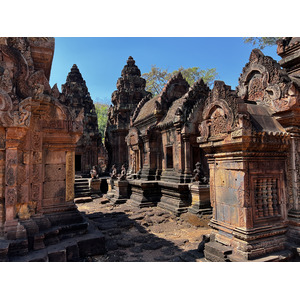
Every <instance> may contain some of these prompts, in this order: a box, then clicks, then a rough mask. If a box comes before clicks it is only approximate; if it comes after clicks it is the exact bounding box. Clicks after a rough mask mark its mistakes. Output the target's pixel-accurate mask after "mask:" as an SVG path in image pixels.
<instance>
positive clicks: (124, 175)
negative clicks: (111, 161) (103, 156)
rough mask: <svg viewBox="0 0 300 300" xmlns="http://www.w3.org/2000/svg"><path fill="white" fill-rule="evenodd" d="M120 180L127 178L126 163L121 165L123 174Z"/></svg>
mask: <svg viewBox="0 0 300 300" xmlns="http://www.w3.org/2000/svg"><path fill="white" fill-rule="evenodd" d="M119 180H126V168H125V165H122V167H121V174H120V178H119Z"/></svg>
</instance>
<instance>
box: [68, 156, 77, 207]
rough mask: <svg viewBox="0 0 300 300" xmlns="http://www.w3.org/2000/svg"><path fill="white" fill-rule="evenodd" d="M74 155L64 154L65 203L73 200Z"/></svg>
mask: <svg viewBox="0 0 300 300" xmlns="http://www.w3.org/2000/svg"><path fill="white" fill-rule="evenodd" d="M74 177H75V153H74V152H71V151H68V152H67V153H66V201H73V199H74Z"/></svg>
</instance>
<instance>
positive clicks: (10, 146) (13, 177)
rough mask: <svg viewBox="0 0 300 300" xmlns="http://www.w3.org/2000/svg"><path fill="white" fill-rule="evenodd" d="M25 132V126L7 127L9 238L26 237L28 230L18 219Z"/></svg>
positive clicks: (6, 191) (6, 211) (6, 223)
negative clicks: (19, 179)
mask: <svg viewBox="0 0 300 300" xmlns="http://www.w3.org/2000/svg"><path fill="white" fill-rule="evenodd" d="M25 134H26V129H24V128H7V130H6V157H5V184H6V186H5V224H4V234H5V237H6V238H7V239H16V238H25V237H26V230H25V228H24V227H23V226H21V225H20V224H19V222H18V219H17V200H18V186H17V178H18V163H19V160H18V146H19V145H20V142H21V140H22V138H23V137H24V136H25Z"/></svg>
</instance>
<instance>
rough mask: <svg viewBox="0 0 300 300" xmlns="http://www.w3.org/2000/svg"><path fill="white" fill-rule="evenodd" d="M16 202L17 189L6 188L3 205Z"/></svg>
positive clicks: (10, 204)
mask: <svg viewBox="0 0 300 300" xmlns="http://www.w3.org/2000/svg"><path fill="white" fill-rule="evenodd" d="M15 203H17V189H16V188H6V190H5V205H8V206H12V205H14V204H15Z"/></svg>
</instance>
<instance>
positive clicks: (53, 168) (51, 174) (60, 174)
mask: <svg viewBox="0 0 300 300" xmlns="http://www.w3.org/2000/svg"><path fill="white" fill-rule="evenodd" d="M65 178H66V166H65V165H64V164H51V165H49V164H48V165H45V178H44V180H45V181H63V180H65Z"/></svg>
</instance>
